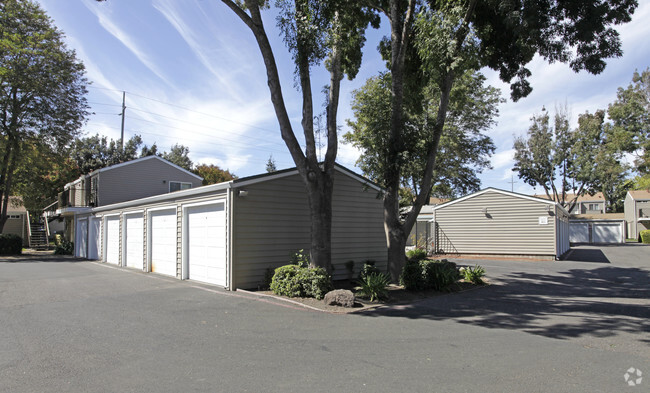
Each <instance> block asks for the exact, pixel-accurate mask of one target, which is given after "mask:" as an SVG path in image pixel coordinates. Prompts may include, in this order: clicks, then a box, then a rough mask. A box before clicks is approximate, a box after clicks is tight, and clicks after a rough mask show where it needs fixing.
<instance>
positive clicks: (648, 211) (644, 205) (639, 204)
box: [634, 201, 650, 239]
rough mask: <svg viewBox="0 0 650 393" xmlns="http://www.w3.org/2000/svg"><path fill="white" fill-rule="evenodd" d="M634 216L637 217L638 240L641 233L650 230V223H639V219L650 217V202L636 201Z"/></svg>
mask: <svg viewBox="0 0 650 393" xmlns="http://www.w3.org/2000/svg"><path fill="white" fill-rule="evenodd" d="M634 214H635V215H636V217H637V224H636V236H635V237H636V238H637V239H638V237H639V235H640V234H641V231H645V230H647V229H650V222H648V221H645V220H644V221H638V218H639V217H641V216H642V214H643V217H647V216H648V215H650V201H636V209H634Z"/></svg>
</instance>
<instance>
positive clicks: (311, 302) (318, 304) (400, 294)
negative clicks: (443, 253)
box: [238, 280, 489, 314]
mask: <svg viewBox="0 0 650 393" xmlns="http://www.w3.org/2000/svg"><path fill="white" fill-rule="evenodd" d="M487 285H489V283H488V282H487V281H486V284H485V285H474V284H472V283H471V282H465V281H464V280H461V281H459V282H458V283H457V284H456V285H454V286H453V287H452V288H450V290H449V291H448V292H439V291H435V290H425V291H407V290H405V289H404V287H402V286H400V285H394V284H391V285H390V286H389V287H388V299H387V300H385V301H381V302H370V301H368V300H365V299H361V298H357V299H356V302H355V304H354V307H351V308H346V307H340V306H329V305H326V304H325V302H323V300H317V299H314V298H307V297H293V298H290V297H287V296H279V295H275V294H274V293H273V292H271V291H251V292H248V291H244V292H248V293H251V294H255V295H258V296H262V297H268V298H271V299H275V300H277V301H284V302H288V303H294V304H297V305H301V306H303V307H305V308H308V309H312V310H317V311H324V312H329V313H336V314H349V313H355V312H360V311H366V310H369V309H373V308H377V307H382V306H385V305H396V304H400V305H401V304H409V303H417V302H419V301H422V300H424V299H429V298H432V297H436V296H442V295H447V294H450V293H458V292H464V291H469V290H473V289H477V288H481V287H485V286H487ZM334 286H335V288H336V289H352V288H351V285H350V283H349V282H348V281H338V282H335V283H334ZM238 291H241V290H238ZM352 291H353V292H354V290H353V289H352Z"/></svg>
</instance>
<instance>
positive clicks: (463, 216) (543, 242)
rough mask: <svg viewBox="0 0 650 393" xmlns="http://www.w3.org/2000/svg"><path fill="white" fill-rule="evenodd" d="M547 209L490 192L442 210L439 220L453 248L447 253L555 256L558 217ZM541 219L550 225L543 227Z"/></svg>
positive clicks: (440, 228) (437, 218)
mask: <svg viewBox="0 0 650 393" xmlns="http://www.w3.org/2000/svg"><path fill="white" fill-rule="evenodd" d="M547 206H550V205H548V204H546V203H543V202H537V201H534V200H530V199H525V198H519V197H516V196H512V195H505V194H501V193H498V192H494V191H488V192H485V193H483V194H481V195H477V196H474V197H471V198H468V199H466V200H464V201H460V202H458V203H455V204H452V205H449V206H445V207H443V208H441V209H438V210H436V213H435V217H436V222H437V223H438V226H439V230H440V231H441V235H444V236H446V238H448V239H449V241H450V242H451V244H452V245H453V249H451V248H450V249H445V251H447V252H453V251H456V252H458V253H461V254H463V253H465V254H468V253H469V254H474V253H476V254H530V255H555V248H556V243H555V226H556V223H555V218H556V216H555V215H550V214H549V213H548V212H547V211H546V208H547ZM482 209H487V213H488V215H486V214H485V213H483V212H482ZM539 217H547V218H548V224H546V225H540V224H539Z"/></svg>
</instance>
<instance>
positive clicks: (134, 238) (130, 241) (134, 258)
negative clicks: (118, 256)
mask: <svg viewBox="0 0 650 393" xmlns="http://www.w3.org/2000/svg"><path fill="white" fill-rule="evenodd" d="M124 217H125V224H126V234H125V238H124V248H125V250H124V255H125V256H126V266H128V267H133V268H136V269H142V268H143V266H144V258H143V253H144V251H143V244H144V225H143V223H144V219H143V218H142V213H135V214H129V215H125V216H124Z"/></svg>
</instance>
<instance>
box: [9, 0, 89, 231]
mask: <svg viewBox="0 0 650 393" xmlns="http://www.w3.org/2000/svg"><path fill="white" fill-rule="evenodd" d="M0 31H1V33H0V206H1V209H0V230H1V229H2V227H3V225H4V222H5V221H6V208H7V201H8V196H9V195H10V194H11V193H12V192H13V191H14V186H20V187H21V188H22V189H25V188H26V186H27V185H21V184H19V182H20V181H23V180H21V179H26V178H30V176H21V179H18V178H16V176H15V175H16V171H17V170H18V168H23V169H24V170H29V171H31V170H32V169H34V167H33V166H30V165H28V164H27V161H28V160H34V161H43V160H46V158H44V157H40V158H37V157H34V154H37V153H42V152H46V151H47V152H48V153H54V154H55V155H56V154H62V152H64V151H65V148H66V147H67V145H68V144H69V143H70V141H71V140H72V138H73V137H74V136H75V135H77V134H78V132H79V129H80V127H81V126H82V125H83V123H84V121H85V118H86V116H87V114H88V111H87V109H88V105H87V103H86V98H85V95H86V93H87V91H86V85H87V80H86V79H85V77H84V66H83V64H82V63H81V62H80V61H79V60H78V59H77V58H76V56H75V53H74V51H72V50H69V49H68V48H67V47H66V45H65V43H64V40H63V33H62V32H61V31H59V30H58V29H57V28H56V27H55V26H54V24H53V23H52V20H51V19H50V18H49V17H48V16H47V15H46V14H45V12H44V11H43V10H42V9H41V8H40V7H39V6H38V5H37V4H35V3H34V2H32V1H18V0H5V1H2V2H0ZM35 141H38V142H35ZM37 144H38V145H40V147H42V148H40V147H39V148H34V146H36V145H37ZM32 175H34V177H36V176H37V175H36V174H32ZM32 178H33V177H32ZM22 186H25V187H22ZM32 186H33V185H32Z"/></svg>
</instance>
